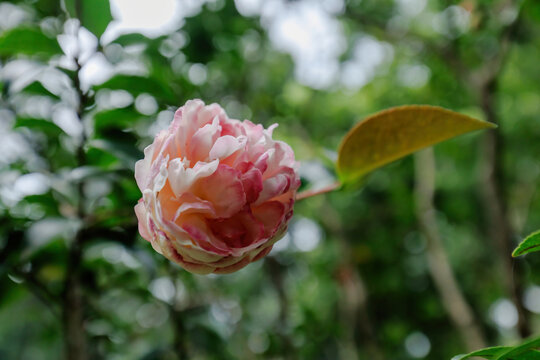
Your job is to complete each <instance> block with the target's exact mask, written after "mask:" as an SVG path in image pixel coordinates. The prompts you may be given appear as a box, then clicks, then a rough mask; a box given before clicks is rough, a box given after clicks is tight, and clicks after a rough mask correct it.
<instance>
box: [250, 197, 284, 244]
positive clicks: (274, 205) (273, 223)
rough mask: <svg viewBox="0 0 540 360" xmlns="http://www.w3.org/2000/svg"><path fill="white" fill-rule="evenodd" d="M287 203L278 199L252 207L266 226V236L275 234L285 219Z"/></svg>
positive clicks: (257, 217)
mask: <svg viewBox="0 0 540 360" xmlns="http://www.w3.org/2000/svg"><path fill="white" fill-rule="evenodd" d="M285 210H286V208H285V205H284V204H282V203H280V202H278V201H269V202H265V203H264V204H262V205H260V206H257V207H254V208H252V209H251V211H252V213H253V216H254V217H255V219H257V221H258V222H260V223H261V224H263V226H264V237H267V238H268V237H271V236H273V235H274V234H275V233H276V231H277V230H278V229H279V228H280V226H281V224H282V223H283V220H284V215H285Z"/></svg>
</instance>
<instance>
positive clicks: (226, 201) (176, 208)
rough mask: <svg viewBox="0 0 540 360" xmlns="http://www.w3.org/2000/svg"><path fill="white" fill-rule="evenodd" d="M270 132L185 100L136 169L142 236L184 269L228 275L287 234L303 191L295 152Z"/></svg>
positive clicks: (138, 216)
mask: <svg viewBox="0 0 540 360" xmlns="http://www.w3.org/2000/svg"><path fill="white" fill-rule="evenodd" d="M276 126H277V124H274V125H272V126H270V127H269V128H268V129H264V128H263V126H262V125H255V124H253V123H252V122H250V121H248V120H244V121H239V120H233V119H229V118H228V117H227V114H226V113H225V111H224V110H223V109H222V108H221V107H220V106H219V105H218V104H212V105H208V106H205V104H204V103H203V102H202V101H200V100H191V101H188V102H187V103H186V104H185V105H184V106H183V107H181V108H180V109H178V111H177V112H176V114H175V116H174V120H173V122H172V123H171V125H170V126H169V128H168V129H167V130H164V131H162V132H160V133H159V134H158V135H157V136H156V138H155V139H154V142H153V143H152V144H151V145H150V146H148V147H147V148H146V149H145V150H144V159H143V160H140V161H138V162H137V164H136V165H135V178H136V180H137V185H138V186H139V188H140V189H141V192H142V194H143V196H142V199H141V200H139V203H138V204H137V205H136V206H135V213H136V214H137V218H138V220H139V232H140V234H141V236H142V237H143V238H145V239H146V240H148V241H150V243H151V244H152V247H153V248H154V249H155V250H156V251H157V252H159V253H161V254H163V255H164V256H165V257H167V258H168V259H170V260H172V261H174V262H176V263H178V264H180V265H181V266H182V267H183V268H185V269H186V270H188V271H190V272H193V273H199V274H207V273H212V272H213V273H230V272H234V271H237V270H239V269H241V268H243V267H244V266H246V265H247V264H249V263H250V262H252V261H255V260H258V259H261V258H262V257H264V256H265V255H266V254H268V253H269V252H270V250H271V249H272V245H273V244H274V243H275V242H276V241H277V240H279V239H280V238H281V236H282V235H283V234H284V233H285V231H286V229H287V223H288V221H289V219H290V218H291V216H292V213H293V205H294V201H295V196H296V190H297V189H298V187H299V185H300V179H299V176H298V172H297V162H296V161H295V160H294V153H293V151H292V149H291V148H290V147H289V146H288V145H287V144H285V143H284V142H282V141H275V140H273V139H272V131H273V129H274V128H275V127H276Z"/></svg>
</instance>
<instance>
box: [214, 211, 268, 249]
mask: <svg viewBox="0 0 540 360" xmlns="http://www.w3.org/2000/svg"><path fill="white" fill-rule="evenodd" d="M208 225H209V227H210V229H211V231H212V234H213V235H214V236H215V237H216V238H218V239H220V240H221V241H223V242H224V243H226V244H227V245H228V246H229V247H230V248H245V247H247V246H249V245H251V244H253V243H255V242H257V241H258V240H259V239H261V237H262V235H263V233H264V228H263V225H262V224H261V223H259V222H258V221H256V219H255V218H254V217H253V215H251V213H250V212H249V211H242V212H239V213H236V214H235V215H234V216H232V217H229V218H226V219H215V220H208Z"/></svg>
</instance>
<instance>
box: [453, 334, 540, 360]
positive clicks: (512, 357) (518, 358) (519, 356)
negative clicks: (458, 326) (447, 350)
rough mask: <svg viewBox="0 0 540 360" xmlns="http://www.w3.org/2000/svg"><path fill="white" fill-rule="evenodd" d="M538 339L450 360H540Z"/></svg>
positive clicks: (539, 339)
mask: <svg viewBox="0 0 540 360" xmlns="http://www.w3.org/2000/svg"><path fill="white" fill-rule="evenodd" d="M539 346H540V337H534V338H531V339H528V340H526V341H524V342H522V343H521V344H518V345H515V346H497V347H491V348H487V349H482V350H477V351H473V352H471V353H469V354H464V355H458V356H455V357H453V358H452V360H465V359H469V358H473V357H480V358H483V359H494V360H537V359H540V351H538V350H536V348H538V347H539Z"/></svg>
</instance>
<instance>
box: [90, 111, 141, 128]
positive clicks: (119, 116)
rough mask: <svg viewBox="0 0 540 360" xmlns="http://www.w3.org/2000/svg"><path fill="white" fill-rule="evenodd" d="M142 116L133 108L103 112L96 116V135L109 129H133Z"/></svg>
mask: <svg viewBox="0 0 540 360" xmlns="http://www.w3.org/2000/svg"><path fill="white" fill-rule="evenodd" d="M141 116H142V115H141V114H139V113H138V112H136V111H135V110H134V109H132V108H122V109H113V110H107V111H103V112H100V113H97V114H96V115H95V117H94V128H95V130H96V133H101V132H102V131H104V130H106V129H109V128H120V129H126V128H132V127H133V125H134V123H135V121H137V120H138V119H139V118H141Z"/></svg>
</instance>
